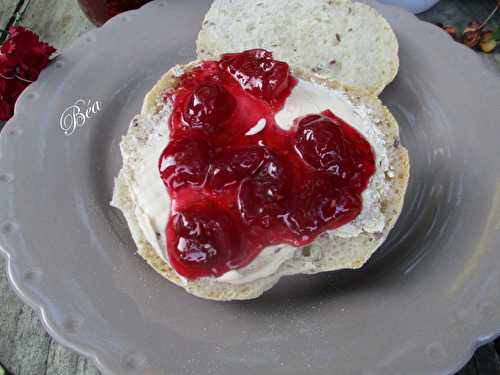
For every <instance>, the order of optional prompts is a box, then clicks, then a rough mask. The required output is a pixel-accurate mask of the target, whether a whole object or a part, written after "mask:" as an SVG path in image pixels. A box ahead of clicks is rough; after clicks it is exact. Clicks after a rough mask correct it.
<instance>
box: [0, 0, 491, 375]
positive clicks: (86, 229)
mask: <svg viewBox="0 0 500 375" xmlns="http://www.w3.org/2000/svg"><path fill="white" fill-rule="evenodd" d="M207 3H208V2H202V1H180V0H179V1H170V2H169V3H164V2H154V3H151V4H149V5H147V6H145V7H144V8H143V9H142V10H140V11H135V12H129V13H126V14H123V15H121V16H118V17H116V18H115V19H113V20H112V21H111V22H109V23H108V24H106V25H105V26H104V27H103V28H101V29H98V30H95V31H92V32H90V33H88V34H86V35H84V36H83V37H81V38H80V39H79V40H78V41H77V42H76V43H75V44H74V45H73V46H72V47H71V48H69V49H68V50H66V51H64V52H63V53H62V55H61V56H60V57H59V58H58V59H57V62H56V63H54V64H52V65H51V66H50V67H49V68H48V69H46V70H45V71H44V72H43V74H42V76H41V77H40V79H39V81H38V82H36V83H35V84H33V85H32V86H31V87H30V89H29V90H28V91H27V92H25V93H24V94H23V95H22V97H21V98H20V99H19V102H18V103H19V104H18V106H17V107H16V114H15V116H14V118H13V119H12V120H11V121H10V122H9V123H8V124H7V125H6V127H5V129H4V130H3V132H2V135H1V137H0V141H1V145H0V146H1V148H0V151H1V160H0V207H2V210H1V214H0V215H1V216H0V240H1V245H2V250H3V252H4V253H5V255H6V256H7V259H8V273H9V278H10V280H11V282H12V285H13V286H14V288H15V290H16V291H17V292H18V293H19V295H20V296H21V297H22V298H23V300H24V301H26V302H27V303H29V304H30V305H32V306H33V307H35V308H36V309H37V310H38V311H39V312H40V313H41V315H42V318H43V322H44V323H45V325H46V327H47V329H48V331H49V332H50V333H51V334H52V335H53V336H55V337H56V339H58V340H59V341H61V342H62V343H63V344H65V345H67V346H69V347H71V348H73V349H75V350H77V351H79V352H81V353H84V354H86V355H89V356H91V357H92V358H93V359H94V360H95V361H96V362H97V364H98V366H99V367H100V368H101V369H103V370H107V372H110V373H114V374H128V373H131V374H172V375H173V374H175V375H177V374H201V373H203V374H218V375H225V374H238V375H244V374H287V375H292V374H304V373H309V374H326V373H328V374H332V373H334V374H364V375H368V374H383V375H387V374H444V373H450V372H452V371H454V370H456V369H458V368H459V367H460V366H461V365H462V364H464V363H465V361H466V360H467V359H468V358H469V357H470V355H471V353H472V351H473V350H474V348H476V346H477V345H479V344H480V343H481V342H483V341H485V340H489V339H491V338H493V336H495V335H496V334H497V333H498V332H499V330H500V292H499V291H500V256H499V254H498V248H499V245H500V236H499V233H500V231H499V229H500V173H499V169H500V156H499V153H498V143H499V137H500V127H499V119H500V108H499V104H498V103H499V99H500V83H499V79H498V76H495V75H493V74H492V73H489V72H487V70H486V69H484V67H483V65H482V63H481V61H480V60H479V58H478V57H477V56H476V55H475V54H474V53H473V52H471V51H468V50H466V49H465V48H464V47H461V46H460V45H458V44H456V43H454V42H452V41H451V39H450V38H449V37H448V36H447V35H446V34H445V33H443V32H442V31H440V30H439V29H438V28H436V27H434V26H432V25H430V24H426V23H422V22H420V21H418V20H417V19H416V18H415V17H414V16H412V15H410V14H409V13H405V12H403V11H401V10H398V9H396V8H393V7H389V6H379V5H377V4H374V6H376V7H377V8H378V9H379V10H380V11H381V12H382V13H383V14H384V15H385V16H386V17H387V18H388V20H389V21H390V23H391V24H392V26H393V27H394V29H395V30H396V33H397V35H398V38H399V41H400V45H401V53H400V55H401V70H400V72H399V75H398V78H397V79H396V81H395V82H394V83H393V84H392V85H391V86H390V87H389V88H388V89H386V91H385V92H384V94H383V100H384V101H385V102H386V103H387V104H388V106H389V107H390V108H391V110H392V111H393V113H394V114H395V116H396V117H397V119H398V121H399V123H400V126H401V132H402V141H403V143H404V144H405V145H406V146H407V147H408V149H409V151H410V156H411V165H412V175H411V180H410V185H409V189H408V193H407V200H406V204H405V208H404V212H403V215H402V217H401V219H400V220H399V223H398V225H397V227H396V228H395V230H394V231H393V232H392V235H391V236H390V239H389V240H388V241H387V243H386V245H385V246H384V247H383V248H382V249H380V250H379V251H378V253H377V254H376V256H375V257H374V258H373V259H372V260H371V261H370V263H369V264H368V265H367V266H366V267H364V268H363V269H362V270H359V271H343V272H335V273H330V274H322V275H317V276H308V277H306V276H299V277H293V278H285V279H284V280H282V281H281V282H280V283H279V285H278V286H277V287H275V288H274V289H272V290H271V291H270V292H268V293H266V294H265V295H264V296H263V297H262V298H260V299H258V300H255V301H249V302H234V303H217V302H209V301H204V300H201V299H197V298H195V297H192V296H190V295H188V294H186V293H185V292H184V291H183V290H181V289H180V288H177V287H175V286H173V285H171V284H170V283H168V282H166V281H165V280H163V279H162V278H161V277H160V276H159V275H157V274H156V273H155V272H153V270H152V269H150V268H149V267H148V266H147V265H146V264H145V263H144V262H143V261H142V260H141V259H140V258H139V257H137V256H136V255H134V247H133V243H132V241H131V238H130V235H129V233H128V230H127V226H126V224H125V221H124V220H123V218H122V217H121V216H120V214H119V213H118V212H117V211H115V210H113V209H111V208H110V207H109V205H108V202H109V200H110V198H111V192H112V187H113V178H114V176H115V175H116V174H117V172H118V169H119V167H120V164H121V160H120V156H119V150H118V143H119V141H120V137H121V136H122V135H123V134H124V133H125V131H126V128H127V126H128V122H129V120H130V118H131V117H132V115H133V114H135V113H136V112H137V111H138V110H139V108H140V103H141V100H142V97H143V95H144V94H145V92H146V91H147V90H148V89H149V88H150V87H151V86H152V85H153V84H154V82H155V81H156V80H157V79H158V78H159V77H160V75H161V73H162V72H164V71H166V70H167V69H168V68H169V67H170V66H172V64H174V63H179V62H184V61H187V60H189V59H191V58H192V57H193V56H194V51H193V50H194V47H193V45H194V40H195V36H196V33H197V31H198V29H199V25H200V22H201V19H202V15H203V14H204V12H205V11H206V9H207V6H208V4H207ZM79 99H82V100H83V101H84V102H85V104H86V103H88V100H91V101H95V100H98V101H99V102H100V108H101V110H100V112H98V113H97V114H95V115H93V116H91V118H90V119H87V120H86V122H85V124H84V125H83V126H81V127H77V128H76V129H75V131H74V133H73V134H71V135H69V136H67V135H65V134H64V132H63V130H62V129H61V127H60V118H61V114H62V113H63V112H64V110H65V109H66V108H67V107H69V106H71V105H72V104H73V103H75V102H76V101H77V100H79ZM89 114H90V113H89Z"/></svg>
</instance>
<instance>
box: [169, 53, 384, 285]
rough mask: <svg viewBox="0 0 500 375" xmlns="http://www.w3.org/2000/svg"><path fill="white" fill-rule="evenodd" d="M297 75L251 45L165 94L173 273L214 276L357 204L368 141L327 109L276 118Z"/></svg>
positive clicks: (334, 221) (341, 220)
mask: <svg viewBox="0 0 500 375" xmlns="http://www.w3.org/2000/svg"><path fill="white" fill-rule="evenodd" d="M295 84H296V80H295V79H294V78H293V77H292V75H291V74H290V71H289V68H288V65H287V64H286V63H284V62H281V61H275V60H273V59H272V54H271V53H270V52H267V51H264V50H250V51H245V52H242V53H238V54H227V55H223V57H222V58H221V60H220V61H207V62H204V63H202V64H201V65H199V66H197V67H195V68H194V69H192V70H191V71H189V72H187V73H185V74H184V75H183V76H182V77H181V79H180V84H179V86H178V87H177V89H176V90H175V92H174V93H171V94H169V95H168V96H167V97H166V98H165V99H166V100H172V101H173V105H174V106H173V112H172V116H171V118H170V123H169V125H168V126H170V142H169V144H168V145H167V147H166V148H165V150H164V151H163V153H162V155H161V158H160V160H159V169H160V174H161V177H162V179H163V181H164V183H165V185H166V187H167V190H168V194H169V195H170V199H171V202H172V205H171V212H170V213H169V215H170V216H169V220H168V224H167V227H166V237H167V255H168V258H169V261H170V263H171V265H172V266H173V267H174V268H175V270H176V271H177V272H178V273H179V274H180V275H182V276H184V277H187V278H190V279H194V278H197V277H203V276H220V275H222V274H224V273H225V272H227V271H229V270H232V269H238V268H241V267H243V266H245V265H247V264H248V263H250V262H251V261H252V260H253V259H254V258H255V257H256V256H257V255H258V254H259V253H260V251H261V250H262V249H263V248H265V247H267V246H270V245H275V244H284V243H286V244H291V245H294V246H303V245H306V244H308V243H310V242H312V241H313V240H314V238H315V237H316V236H317V235H319V234H320V233H322V232H323V231H325V230H327V229H334V228H337V227H339V226H341V225H343V224H346V223H348V222H350V221H352V220H353V219H354V218H356V216H357V215H358V214H359V213H360V212H361V208H362V201H361V193H362V191H363V190H364V189H365V188H366V187H367V185H368V181H369V179H370V177H371V176H372V175H373V174H374V173H375V157H374V154H373V151H372V148H371V146H370V144H369V143H368V142H367V141H366V140H365V139H364V137H363V136H362V135H361V134H360V133H359V132H358V131H356V130H355V129H354V128H352V127H351V126H349V125H348V124H346V123H345V122H344V121H342V120H341V119H340V118H338V117H336V116H335V115H334V114H333V113H331V112H330V111H325V112H323V113H319V114H311V115H307V116H304V117H301V118H297V119H295V121H294V124H293V126H292V128H291V130H283V129H281V128H280V127H279V126H278V125H277V124H276V122H275V119H274V117H275V115H276V113H278V112H279V111H280V110H281V109H282V107H283V105H284V103H285V101H286V98H287V97H288V96H289V94H290V92H291V90H293V87H294V86H295ZM264 124H265V126H264ZM256 126H258V127H259V129H256ZM262 126H263V128H262ZM260 128H262V130H260ZM258 130H260V131H258ZM166 214H167V213H166Z"/></svg>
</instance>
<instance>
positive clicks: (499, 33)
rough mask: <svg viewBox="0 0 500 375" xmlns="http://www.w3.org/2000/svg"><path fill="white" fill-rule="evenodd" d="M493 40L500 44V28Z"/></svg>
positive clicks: (494, 33) (495, 32) (494, 34)
mask: <svg viewBox="0 0 500 375" xmlns="http://www.w3.org/2000/svg"><path fill="white" fill-rule="evenodd" d="M493 39H495V40H496V41H497V42H500V26H499V27H497V29H496V30H495V31H494V32H493Z"/></svg>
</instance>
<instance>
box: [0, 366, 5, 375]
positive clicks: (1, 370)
mask: <svg viewBox="0 0 500 375" xmlns="http://www.w3.org/2000/svg"><path fill="white" fill-rule="evenodd" d="M5 374H6V372H5V369H4V368H3V367H2V366H0V375H5Z"/></svg>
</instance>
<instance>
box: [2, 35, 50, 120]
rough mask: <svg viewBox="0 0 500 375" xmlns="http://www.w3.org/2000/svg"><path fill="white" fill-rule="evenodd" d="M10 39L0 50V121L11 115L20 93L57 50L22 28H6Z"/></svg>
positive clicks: (35, 77)
mask: <svg viewBox="0 0 500 375" xmlns="http://www.w3.org/2000/svg"><path fill="white" fill-rule="evenodd" d="M9 34H10V35H9V38H8V39H7V40H6V41H5V42H4V43H3V44H2V46H1V47H0V120H2V121H6V120H8V119H9V118H10V117H12V115H13V113H14V104H15V102H16V100H17V97H18V96H19V95H20V94H21V92H22V91H23V90H24V89H25V88H26V87H27V86H28V85H29V84H30V83H31V82H33V81H35V80H36V79H37V78H38V76H39V74H40V71H41V70H42V69H43V68H45V67H46V66H47V64H48V63H49V62H50V56H51V55H52V54H53V53H54V52H55V51H56V50H55V48H54V47H52V46H51V45H49V44H48V43H44V42H41V41H40V39H39V38H38V35H36V34H35V33H33V32H32V31H30V30H28V29H25V28H24V27H20V26H14V27H10V28H9Z"/></svg>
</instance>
